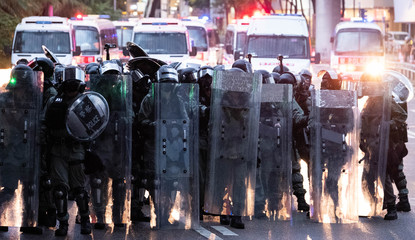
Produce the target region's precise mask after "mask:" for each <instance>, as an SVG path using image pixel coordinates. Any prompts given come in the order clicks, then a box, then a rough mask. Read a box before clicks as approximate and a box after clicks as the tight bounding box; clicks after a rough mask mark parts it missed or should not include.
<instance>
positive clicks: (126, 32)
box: [117, 26, 133, 48]
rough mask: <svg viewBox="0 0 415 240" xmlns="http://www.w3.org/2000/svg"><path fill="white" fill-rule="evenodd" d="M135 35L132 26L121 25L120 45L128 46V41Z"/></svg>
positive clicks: (119, 33) (119, 29) (118, 30)
mask: <svg viewBox="0 0 415 240" xmlns="http://www.w3.org/2000/svg"><path fill="white" fill-rule="evenodd" d="M132 36H133V27H132V26H128V27H126V26H119V27H117V37H118V46H119V47H120V48H122V47H126V46H127V42H129V41H131V40H132V39H131V38H132Z"/></svg>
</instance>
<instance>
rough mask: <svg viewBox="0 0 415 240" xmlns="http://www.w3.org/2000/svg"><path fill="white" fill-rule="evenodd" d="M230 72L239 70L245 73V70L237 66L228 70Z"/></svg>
mask: <svg viewBox="0 0 415 240" xmlns="http://www.w3.org/2000/svg"><path fill="white" fill-rule="evenodd" d="M228 71H229V72H238V73H243V72H244V70H242V69H240V68H237V67H233V68H231V69H229V70H228Z"/></svg>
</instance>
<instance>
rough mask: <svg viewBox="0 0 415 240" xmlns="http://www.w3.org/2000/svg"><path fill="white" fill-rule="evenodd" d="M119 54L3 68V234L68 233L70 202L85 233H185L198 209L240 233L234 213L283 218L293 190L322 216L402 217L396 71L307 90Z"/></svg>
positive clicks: (401, 84) (297, 81)
mask: <svg viewBox="0 0 415 240" xmlns="http://www.w3.org/2000/svg"><path fill="white" fill-rule="evenodd" d="M128 47H129V50H130V54H131V55H132V56H131V59H130V60H129V61H128V62H127V63H126V64H125V65H124V66H123V64H121V62H120V61H118V60H114V59H113V60H106V61H103V62H101V63H91V64H89V65H87V66H86V68H85V69H84V70H83V69H81V68H80V67H77V66H63V65H62V64H60V63H59V62H58V61H57V60H56V58H55V57H54V55H53V53H51V52H50V51H49V50H48V49H47V48H46V47H44V51H45V55H46V56H48V58H36V59H33V60H32V61H30V62H27V61H20V62H19V63H18V64H17V65H16V66H15V67H14V68H13V69H12V73H11V79H10V82H9V83H8V84H6V85H5V86H2V87H0V108H1V111H0V187H1V188H0V212H1V216H0V226H1V227H0V230H2V231H7V230H8V227H10V226H14V227H20V229H21V231H23V232H28V233H42V228H40V227H39V226H42V225H43V226H47V227H56V231H55V235H57V236H65V235H67V232H68V225H69V223H68V218H69V215H68V211H67V201H68V198H69V199H72V200H75V201H76V203H77V206H78V216H77V217H76V219H77V222H78V223H80V224H81V233H82V234H90V233H91V228H92V225H91V222H90V221H91V220H92V222H93V226H94V228H95V229H104V228H105V227H106V225H108V224H114V226H115V227H125V226H126V224H128V223H129V222H130V221H131V220H132V221H149V222H150V227H151V228H154V229H165V228H172V229H191V228H197V227H198V226H199V223H200V221H201V220H200V219H203V215H206V214H209V215H216V216H220V223H221V224H230V226H231V227H235V228H244V223H243V221H242V218H241V217H243V216H254V217H255V218H263V219H268V220H272V221H275V220H287V219H290V218H291V214H292V210H294V209H295V207H294V206H293V205H294V198H293V197H292V195H295V196H296V199H297V210H300V211H304V212H308V213H307V214H309V217H310V219H311V220H314V221H318V222H331V223H350V222H357V221H358V217H359V216H383V215H384V214H385V211H384V209H386V210H387V211H386V212H387V213H386V215H384V219H385V220H394V219H397V210H398V211H410V205H409V202H408V190H407V188H406V180H405V175H404V173H403V164H402V160H403V157H404V156H405V155H406V154H407V153H408V151H407V149H406V147H405V142H407V132H406V131H407V127H406V123H405V121H406V118H407V102H408V101H409V100H410V99H411V98H412V96H413V90H412V86H411V84H410V82H409V80H408V79H407V78H406V77H405V76H403V75H402V74H399V73H397V72H394V71H386V72H384V73H382V74H379V75H369V74H363V75H362V77H361V79H360V81H353V80H351V79H350V78H349V77H347V76H340V75H337V74H336V73H335V72H332V71H321V72H320V73H319V77H320V78H321V87H320V88H319V89H317V88H314V86H313V85H312V84H311V79H312V74H311V73H310V72H309V71H308V70H303V71H301V72H300V73H298V74H296V73H295V74H293V73H291V72H290V71H289V69H288V68H286V67H285V66H284V67H282V66H281V65H279V66H277V67H276V68H275V69H274V71H273V72H272V73H269V72H267V71H265V70H257V71H254V72H253V71H252V68H251V65H250V63H249V61H247V60H244V59H240V60H237V61H235V63H234V64H233V66H232V68H231V69H225V68H224V66H215V67H213V68H212V67H211V66H196V65H191V64H185V63H172V64H170V65H167V64H166V63H164V62H162V61H160V60H158V59H154V58H151V57H149V56H147V55H146V54H145V52H144V51H142V50H141V49H140V48H139V47H138V46H137V45H134V44H132V43H129V45H128ZM300 159H303V160H304V161H306V162H307V164H308V175H309V176H308V177H309V178H310V205H311V207H310V206H309V205H308V204H307V202H306V201H305V198H304V195H305V193H306V190H305V189H304V187H303V176H302V175H301V173H300V164H299V160H300ZM359 170H360V171H361V172H362V173H361V175H362V177H361V178H359ZM393 182H394V183H395V184H396V186H397V189H398V190H399V201H398V203H397V204H395V203H396V199H395V195H394V193H393V188H392V183H393ZM146 207H147V209H150V211H149V212H150V214H149V215H148V214H145V213H144V212H145V211H143V209H144V208H146ZM56 220H58V222H59V224H58V226H57V221H56Z"/></svg>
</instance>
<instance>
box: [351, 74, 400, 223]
mask: <svg viewBox="0 0 415 240" xmlns="http://www.w3.org/2000/svg"><path fill="white" fill-rule="evenodd" d="M358 95H359V102H358V104H359V109H361V112H360V128H361V129H360V150H361V152H360V153H359V159H360V160H359V179H361V181H359V184H360V185H361V187H360V188H359V189H360V190H361V191H360V192H359V216H378V215H381V213H382V208H383V188H384V183H385V175H386V166H387V156H388V144H389V121H390V118H391V101H392V97H391V89H390V85H389V83H386V82H361V83H360V85H359V93H358ZM360 175H361V177H360Z"/></svg>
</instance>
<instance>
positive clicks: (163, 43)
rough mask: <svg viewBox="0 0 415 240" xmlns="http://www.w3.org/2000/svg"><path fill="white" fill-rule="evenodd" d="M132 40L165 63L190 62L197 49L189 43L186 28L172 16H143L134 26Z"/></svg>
mask: <svg viewBox="0 0 415 240" xmlns="http://www.w3.org/2000/svg"><path fill="white" fill-rule="evenodd" d="M133 42H134V43H136V44H138V45H139V46H140V47H141V48H143V49H144V51H146V53H147V54H148V55H149V56H150V57H153V58H157V59H160V60H162V61H164V62H166V63H167V64H170V63H172V62H191V60H190V56H196V54H197V49H196V47H195V46H193V47H192V46H191V45H190V40H189V33H188V31H187V28H186V27H185V26H184V25H183V24H182V23H181V21H180V20H177V19H172V18H144V19H141V20H140V21H138V23H137V25H136V26H135V27H134V35H133Z"/></svg>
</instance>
